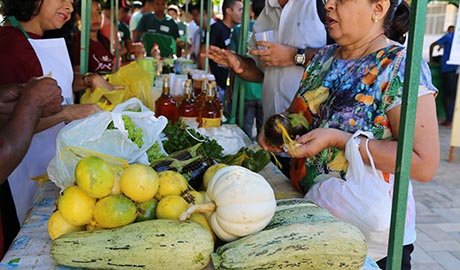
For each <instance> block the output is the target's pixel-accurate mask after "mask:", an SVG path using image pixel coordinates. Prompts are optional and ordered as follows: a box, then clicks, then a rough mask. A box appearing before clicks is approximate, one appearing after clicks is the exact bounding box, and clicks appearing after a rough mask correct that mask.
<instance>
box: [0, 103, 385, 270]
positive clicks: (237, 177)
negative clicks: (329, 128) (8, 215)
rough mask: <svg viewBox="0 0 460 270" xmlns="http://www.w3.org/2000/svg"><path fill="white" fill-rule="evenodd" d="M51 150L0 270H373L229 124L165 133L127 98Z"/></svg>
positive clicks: (76, 126) (351, 236) (162, 121)
mask: <svg viewBox="0 0 460 270" xmlns="http://www.w3.org/2000/svg"><path fill="white" fill-rule="evenodd" d="M56 148H57V150H56V157H55V158H54V159H53V160H52V161H51V162H50V165H49V167H48V177H49V179H50V180H51V181H46V180H47V179H42V180H43V181H42V182H41V183H40V187H39V190H38V193H37V194H36V196H35V198H34V203H33V206H32V208H31V210H30V211H29V213H28V215H27V218H26V220H25V222H24V224H23V225H22V228H21V230H20V232H19V234H18V236H17V237H16V239H15V241H14V243H13V244H12V246H11V247H10V249H9V250H8V252H7V254H6V255H5V257H4V258H3V260H2V261H1V262H0V269H46V270H49V269H161V270H162V269H171V270H173V269H174V270H179V269H181V270H187V269H190V270H195V269H196V270H199V269H235V270H236V269H241V270H250V269H340V270H344V269H357V270H359V269H362V270H374V269H378V267H377V266H376V264H375V263H374V262H373V261H372V260H371V259H370V258H369V257H368V256H366V253H367V247H366V243H365V240H364V237H363V235H362V233H361V232H360V231H359V230H358V229H357V228H356V227H354V226H352V225H349V224H347V223H344V222H341V221H339V220H337V219H336V218H334V217H333V216H332V215H331V214H330V213H329V212H328V211H327V210H324V209H322V208H320V207H318V206H316V205H314V204H312V203H309V202H307V201H305V200H304V199H302V194H300V193H299V192H297V191H296V190H295V189H294V188H293V187H292V185H291V184H290V183H289V180H288V179H287V178H286V177H285V176H284V175H283V174H282V173H281V172H280V171H279V169H278V168H277V167H276V166H275V165H274V164H273V163H271V162H270V157H271V156H270V153H268V152H266V151H264V150H262V149H260V147H258V146H257V145H256V144H255V143H254V142H252V141H251V140H250V139H249V138H248V137H247V136H246V135H245V134H244V132H243V131H242V130H241V129H240V128H239V127H238V126H236V125H223V126H221V127H217V128H208V129H203V128H197V127H190V126H187V125H185V124H182V123H181V122H180V121H179V122H177V123H176V124H168V122H167V120H166V118H164V117H162V116H160V117H158V118H156V117H155V116H154V113H153V112H152V111H150V110H149V109H148V108H146V107H145V106H143V105H142V103H141V102H139V101H138V100H136V99H135V98H134V99H130V100H128V101H126V102H124V103H122V104H120V105H118V106H116V107H115V108H114V109H113V111H111V112H101V113H98V114H95V115H93V116H90V117H87V118H85V119H82V120H78V121H74V122H72V123H70V124H68V125H66V127H64V128H63V129H62V130H61V132H60V133H59V136H58V138H57V147H56Z"/></svg>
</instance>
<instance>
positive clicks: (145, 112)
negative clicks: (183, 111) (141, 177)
mask: <svg viewBox="0 0 460 270" xmlns="http://www.w3.org/2000/svg"><path fill="white" fill-rule="evenodd" d="M123 115H126V116H129V117H130V118H131V120H132V122H133V123H134V124H135V125H136V128H141V129H142V131H143V138H142V139H143V142H144V143H143V145H142V147H140V148H139V146H138V145H137V144H135V143H134V142H132V141H131V140H130V139H129V138H128V132H127V130H125V126H124V121H123V119H122V116H123ZM112 121H113V124H114V126H115V129H110V130H108V129H107V126H108V125H109V123H110V122H112ZM167 122H168V120H167V119H166V118H165V117H164V116H160V117H158V118H156V117H155V114H154V112H152V111H151V110H149V109H148V108H147V107H146V106H144V105H143V104H142V102H141V101H140V100H139V99H137V98H131V99H129V100H127V101H125V102H123V103H121V104H119V105H117V106H116V107H115V108H114V109H113V110H112V112H108V111H102V112H99V113H96V114H94V115H91V116H89V117H86V118H84V119H80V120H76V121H72V122H71V123H70V124H68V125H66V126H65V127H64V128H62V129H61V131H60V132H59V134H58V137H57V139H56V155H55V157H54V158H53V159H52V160H51V162H50V164H49V165H48V170H47V171H48V175H49V177H50V179H51V181H53V182H54V183H55V184H56V186H58V187H60V188H61V189H63V188H65V187H67V186H69V185H72V184H73V183H74V181H75V177H74V170H75V166H76V164H77V162H78V161H79V160H80V158H81V157H79V156H78V155H77V154H76V153H75V154H72V153H73V152H71V151H70V152H69V151H64V149H68V148H69V147H71V146H76V147H80V148H85V149H89V150H92V151H96V152H99V153H102V154H106V155H110V156H113V157H118V158H123V159H125V160H127V161H128V162H129V163H135V162H136V163H143V164H148V158H147V154H146V151H147V150H148V149H149V148H150V147H151V146H152V145H153V144H154V143H155V142H158V143H159V144H160V148H161V149H162V151H163V152H164V150H163V147H162V144H161V140H160V133H161V132H162V131H163V129H164V128H165V126H166V124H167ZM164 153H165V152H164ZM72 155H74V156H72Z"/></svg>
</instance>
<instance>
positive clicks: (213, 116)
mask: <svg viewBox="0 0 460 270" xmlns="http://www.w3.org/2000/svg"><path fill="white" fill-rule="evenodd" d="M215 97H216V84H215V82H212V83H210V85H209V89H208V91H207V92H206V99H205V101H204V102H203V105H201V108H200V116H199V127H203V128H210V127H220V126H221V125H222V119H221V113H220V109H219V108H218V106H217V105H216V103H215Z"/></svg>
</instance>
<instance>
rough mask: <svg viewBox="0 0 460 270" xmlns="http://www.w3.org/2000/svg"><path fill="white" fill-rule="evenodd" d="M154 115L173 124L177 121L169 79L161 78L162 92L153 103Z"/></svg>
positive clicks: (176, 110) (175, 106)
mask: <svg viewBox="0 0 460 270" xmlns="http://www.w3.org/2000/svg"><path fill="white" fill-rule="evenodd" d="M155 115H156V116H157V117H158V116H160V115H163V116H165V117H166V118H168V120H169V121H171V122H172V123H173V124H174V123H176V122H177V120H179V111H178V109H177V105H176V100H175V99H174V98H173V97H172V96H171V89H170V87H169V78H168V77H167V76H165V77H164V78H163V90H162V93H161V96H160V97H159V98H158V99H157V100H156V101H155Z"/></svg>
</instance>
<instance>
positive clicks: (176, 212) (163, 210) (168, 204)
mask: <svg viewBox="0 0 460 270" xmlns="http://www.w3.org/2000/svg"><path fill="white" fill-rule="evenodd" d="M188 207H189V204H188V203H187V202H186V201H185V199H184V198H182V197H181V196H179V195H168V196H166V197H164V198H163V199H161V200H160V201H159V202H158V205H157V218H164V219H179V216H180V215H181V214H182V213H183V212H184V211H186V210H187V209H188Z"/></svg>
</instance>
